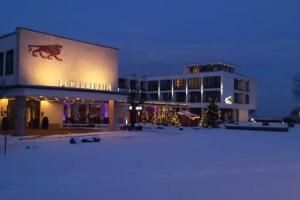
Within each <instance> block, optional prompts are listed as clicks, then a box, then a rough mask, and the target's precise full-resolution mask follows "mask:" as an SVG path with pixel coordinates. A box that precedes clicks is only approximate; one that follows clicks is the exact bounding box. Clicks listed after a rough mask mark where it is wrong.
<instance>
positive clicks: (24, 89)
mask: <svg viewBox="0 0 300 200" xmlns="http://www.w3.org/2000/svg"><path fill="white" fill-rule="evenodd" d="M1 93H2V96H5V97H15V96H25V97H27V96H31V97H47V98H59V99H66V100H68V99H77V98H80V99H90V100H102V101H108V100H115V101H126V99H127V95H126V93H121V92H114V91H98V90H88V89H78V88H63V87H48V86H23V85H16V86H7V87H5V88H3V89H2V90H1Z"/></svg>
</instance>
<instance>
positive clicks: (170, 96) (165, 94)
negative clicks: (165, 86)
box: [161, 92, 172, 101]
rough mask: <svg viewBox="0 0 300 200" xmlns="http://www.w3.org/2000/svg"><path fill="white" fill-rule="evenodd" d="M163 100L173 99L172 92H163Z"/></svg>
mask: <svg viewBox="0 0 300 200" xmlns="http://www.w3.org/2000/svg"><path fill="white" fill-rule="evenodd" d="M161 100H163V101H171V100H172V93H170V92H166V93H161Z"/></svg>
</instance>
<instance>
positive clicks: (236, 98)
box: [234, 93, 244, 104]
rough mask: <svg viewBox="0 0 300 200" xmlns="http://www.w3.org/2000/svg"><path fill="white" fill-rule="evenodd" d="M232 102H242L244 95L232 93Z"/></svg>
mask: <svg viewBox="0 0 300 200" xmlns="http://www.w3.org/2000/svg"><path fill="white" fill-rule="evenodd" d="M234 103H237V104H242V103H244V95H243V94H242V93H234Z"/></svg>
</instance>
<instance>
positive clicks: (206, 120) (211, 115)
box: [201, 99, 220, 128]
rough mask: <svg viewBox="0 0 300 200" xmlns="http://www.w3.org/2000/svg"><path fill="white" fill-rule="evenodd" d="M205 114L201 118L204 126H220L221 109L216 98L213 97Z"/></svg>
mask: <svg viewBox="0 0 300 200" xmlns="http://www.w3.org/2000/svg"><path fill="white" fill-rule="evenodd" d="M204 112H205V113H204V116H203V117H202V120H201V126H203V127H204V128H219V127H220V109H219V106H218V105H217V103H216V100H215V99H212V100H211V102H210V104H209V105H208V106H207V107H206V108H205V109H204Z"/></svg>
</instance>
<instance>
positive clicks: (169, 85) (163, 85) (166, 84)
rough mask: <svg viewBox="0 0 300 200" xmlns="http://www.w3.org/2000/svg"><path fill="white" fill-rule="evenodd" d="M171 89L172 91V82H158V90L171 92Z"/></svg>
mask: <svg viewBox="0 0 300 200" xmlns="http://www.w3.org/2000/svg"><path fill="white" fill-rule="evenodd" d="M171 89H172V80H161V81H160V90H171Z"/></svg>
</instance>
